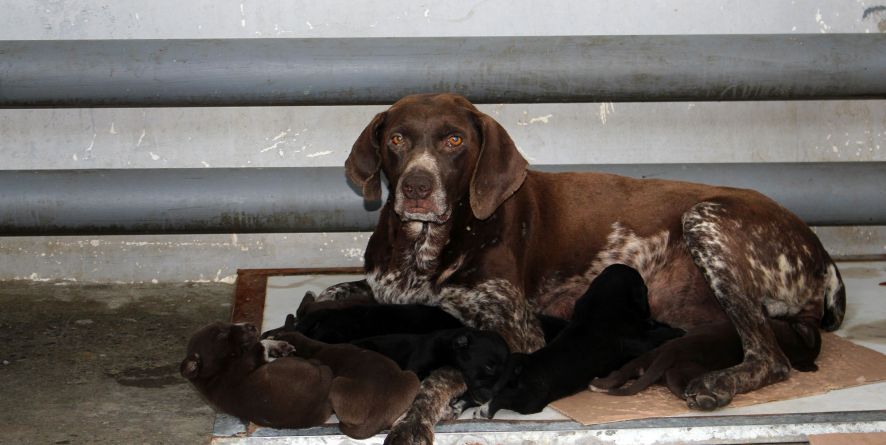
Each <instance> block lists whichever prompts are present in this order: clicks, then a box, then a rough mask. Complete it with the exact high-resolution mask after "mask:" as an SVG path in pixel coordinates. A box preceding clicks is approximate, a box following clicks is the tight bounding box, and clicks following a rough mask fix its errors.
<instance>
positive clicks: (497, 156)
mask: <svg viewBox="0 0 886 445" xmlns="http://www.w3.org/2000/svg"><path fill="white" fill-rule="evenodd" d="M477 118H478V120H479V127H480V132H481V133H482V136H483V145H482V147H481V148H480V157H479V158H478V160H477V168H475V169H474V176H473V177H472V178H471V190H470V199H471V210H472V211H473V212H474V216H475V217H476V218H477V219H481V220H482V219H486V218H489V216H490V215H492V214H493V213H494V212H495V210H496V209H497V208H498V206H500V205H501V204H502V203H503V202H504V201H505V200H506V199H508V198H510V197H511V195H513V194H514V192H516V191H517V189H519V188H520V186H521V185H523V180H525V179H526V167H527V165H529V163H528V162H526V159H525V158H524V157H523V156H522V155H521V154H520V152H519V151H517V146H516V145H514V141H513V140H511V137H510V136H508V133H507V132H506V131H505V129H504V128H503V127H502V126H501V124H499V123H498V122H496V121H495V119H493V118H491V117H489V116H487V115H485V114H483V113H479V112H478V113H477Z"/></svg>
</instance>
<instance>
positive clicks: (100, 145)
mask: <svg viewBox="0 0 886 445" xmlns="http://www.w3.org/2000/svg"><path fill="white" fill-rule="evenodd" d="M877 5H878V3H872V2H865V1H834V0H817V1H815V0H794V1H771V0H769V1H767V0H753V1H749V0H745V1H741V2H738V1H727V0H697V1H688V0H679V1H676V0H675V1H643V2H624V1H620V0H597V1H594V2H588V1H584V0H576V1H548V2H538V1H514V0H450V1H425V2H415V1H405V0H390V1H379V0H376V1H372V2H369V1H345V0H325V1H312V2H308V1H286V0H269V1H261V2H258V1H206V0H204V1H196V0H191V1H181V0H179V1H175V2H173V1H169V0H160V1H157V0H154V1H134V0H118V1H98V0H93V1H88V0H77V1H59V0H39V1H26V0H0V40H2V39H9V40H17V39H129V38H140V39H145V38H151V39H155V38H252V37H273V38H295V37H383V36H384V37H406V36H492V35H582V34H587V35H591V34H598V35H604V34H768V33H786V34H789V33H819V32H828V33H831V32H841V33H843V32H845V33H864V32H880V31H881V29H884V30H886V14H884V13H882V12H874V13H870V14H868V17H867V18H863V14H864V11H865V10H866V9H867V8H870V7H874V6H877ZM552 50H555V49H552ZM382 108H383V107H362V106H361V107H249V108H153V109H59V110H0V168H3V169H69V168H176V167H206V168H210V167H250V166H254V167H258V166H328V165H341V164H342V163H343V162H344V159H345V157H346V156H347V151H348V149H349V147H350V145H351V143H352V142H353V139H354V138H355V137H356V136H357V134H359V132H360V130H361V129H362V128H363V126H364V125H365V124H366V123H367V122H368V120H369V119H370V118H371V116H372V115H373V114H374V113H375V112H377V111H378V110H380V109H382ZM481 108H482V109H483V110H484V111H486V112H487V113H489V114H491V115H493V116H495V117H496V118H497V119H498V120H499V121H500V122H501V123H502V124H503V125H504V126H505V127H506V128H507V129H508V131H509V132H510V133H511V135H512V137H513V138H514V139H515V141H516V142H517V144H518V145H519V146H520V148H521V150H522V151H523V152H524V153H525V154H526V155H527V157H528V158H529V159H530V160H531V161H532V162H533V163H536V164H553V163H642V162H651V163H655V162H776V161H778V162H794V161H869V160H877V161H883V160H886V150H884V147H886V101H828V102H818V101H813V102H808V101H807V102H732V103H617V104H610V103H603V104H600V103H592V104H534V105H520V104H513V105H484V106H482V107H481ZM355 199H357V198H356V197H355ZM819 232H820V233H821V234H822V237H823V239H824V241H825V243H826V245H828V246H829V247H830V248H831V250H832V251H834V252H835V253H837V254H859V253H862V254H882V253H886V229H884V228H882V227H874V228H829V229H823V230H819ZM366 239H367V234H362V233H348V234H272V235H251V234H240V235H179V236H106V237H22V238H0V279H10V278H22V279H67V280H78V281H124V282H129V281H152V280H158V281H181V280H226V279H227V280H230V279H231V277H232V276H233V274H234V273H235V272H236V269H237V268H249V267H310V266H351V265H359V264H360V261H361V255H362V249H363V247H364V245H365V243H366Z"/></svg>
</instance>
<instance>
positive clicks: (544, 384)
mask: <svg viewBox="0 0 886 445" xmlns="http://www.w3.org/2000/svg"><path fill="white" fill-rule="evenodd" d="M546 376H547V374H546V373H544V372H539V370H537V369H534V366H533V362H532V361H530V360H529V356H528V355H527V354H522V353H514V354H511V355H510V357H509V358H508V361H507V364H506V365H505V370H504V372H503V373H502V374H501V376H500V378H499V380H498V382H497V383H496V384H495V386H494V387H493V394H494V395H493V396H492V400H490V401H489V404H488V409H487V410H484V411H485V412H484V414H486V417H487V418H489V419H491V418H492V417H493V416H495V413H496V412H498V410H500V409H509V410H512V411H516V412H518V413H520V414H532V413H537V412H539V411H541V410H543V409H544V407H545V406H546V405H547V395H548V392H549V388H550V383H551V382H550V381H549V379H547V378H545V377H546Z"/></svg>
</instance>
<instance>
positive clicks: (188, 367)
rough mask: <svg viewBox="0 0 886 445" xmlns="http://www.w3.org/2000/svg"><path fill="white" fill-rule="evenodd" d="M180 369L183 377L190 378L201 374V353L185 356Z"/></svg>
mask: <svg viewBox="0 0 886 445" xmlns="http://www.w3.org/2000/svg"><path fill="white" fill-rule="evenodd" d="M178 370H179V372H181V375H182V377H184V378H186V379H188V380H190V379H193V378H195V377H197V376H198V375H199V374H200V354H197V353H193V354H191V355H189V356H187V357H185V359H184V360H182V364H181V366H179V368H178Z"/></svg>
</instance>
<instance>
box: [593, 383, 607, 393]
mask: <svg viewBox="0 0 886 445" xmlns="http://www.w3.org/2000/svg"><path fill="white" fill-rule="evenodd" d="M588 390H590V391H591V392H604V393H606V392H609V390H608V389H606V388H597V387H596V386H594V382H591V384H590V385H588Z"/></svg>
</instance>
